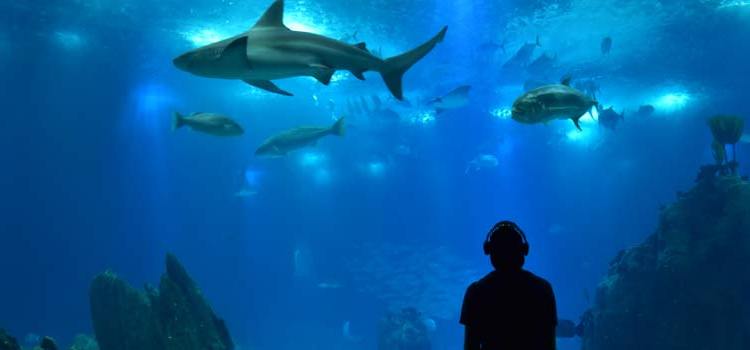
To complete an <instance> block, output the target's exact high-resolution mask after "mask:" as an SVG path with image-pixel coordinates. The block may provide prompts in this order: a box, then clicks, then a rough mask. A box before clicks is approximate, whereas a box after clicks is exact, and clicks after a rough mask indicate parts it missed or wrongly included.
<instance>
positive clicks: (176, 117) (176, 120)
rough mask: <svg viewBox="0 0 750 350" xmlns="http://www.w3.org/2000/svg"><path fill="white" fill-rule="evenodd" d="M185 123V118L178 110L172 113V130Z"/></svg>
mask: <svg viewBox="0 0 750 350" xmlns="http://www.w3.org/2000/svg"><path fill="white" fill-rule="evenodd" d="M183 125H185V119H184V118H183V116H182V114H180V112H174V113H172V131H175V130H177V129H179V128H181V127H182V126H183Z"/></svg>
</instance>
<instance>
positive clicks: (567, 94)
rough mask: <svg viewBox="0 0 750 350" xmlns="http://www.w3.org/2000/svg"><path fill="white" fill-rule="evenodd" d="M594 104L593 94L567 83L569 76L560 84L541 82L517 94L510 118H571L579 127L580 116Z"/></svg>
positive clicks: (533, 121) (524, 120)
mask: <svg viewBox="0 0 750 350" xmlns="http://www.w3.org/2000/svg"><path fill="white" fill-rule="evenodd" d="M597 104H598V103H597V102H596V100H594V99H593V98H591V97H589V96H586V94H584V93H582V92H581V91H579V90H576V89H574V88H572V87H570V77H565V78H563V79H562V81H561V82H560V84H552V85H545V86H541V87H538V88H536V89H533V90H531V91H528V92H526V93H524V94H523V95H521V96H520V97H518V98H517V99H516V101H515V102H513V109H512V111H511V114H512V116H511V118H513V120H515V121H517V122H519V123H523V124H538V123H545V124H546V123H548V122H550V121H553V120H557V119H571V120H573V123H574V124H575V126H576V128H578V130H582V129H581V125H580V124H579V120H580V119H581V117H583V115H584V114H586V112H588V111H589V110H590V109H591V107H594V106H596V105H597Z"/></svg>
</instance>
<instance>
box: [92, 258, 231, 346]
mask: <svg viewBox="0 0 750 350" xmlns="http://www.w3.org/2000/svg"><path fill="white" fill-rule="evenodd" d="M166 269H167V272H166V273H165V274H164V275H163V276H162V278H161V282H160V283H159V289H158V290H157V289H156V288H154V287H152V286H146V288H145V291H144V292H141V291H137V290H135V289H134V288H132V287H130V286H129V285H128V284H127V283H126V282H124V281H122V280H121V279H119V278H117V276H115V275H114V274H112V273H111V272H105V273H104V274H102V275H100V276H98V277H97V278H96V279H94V282H93V283H92V286H91V313H92V321H93V324H94V331H95V333H96V339H97V341H98V343H99V347H100V348H101V349H102V350H127V349H139V350H232V349H233V348H234V345H233V343H232V340H231V337H230V336H229V332H228V330H227V328H226V326H225V325H224V322H223V321H222V320H221V319H219V318H218V317H217V316H216V315H215V314H214V312H213V310H212V309H211V307H210V306H209V304H208V303H207V302H206V300H205V298H204V297H203V295H202V293H201V292H200V290H199V289H198V288H197V287H196V285H195V282H194V281H193V280H192V279H191V278H190V276H189V275H188V274H187V272H186V271H185V269H184V268H183V267H182V265H180V263H179V261H177V258H175V257H174V256H173V255H171V254H170V255H167V259H166Z"/></svg>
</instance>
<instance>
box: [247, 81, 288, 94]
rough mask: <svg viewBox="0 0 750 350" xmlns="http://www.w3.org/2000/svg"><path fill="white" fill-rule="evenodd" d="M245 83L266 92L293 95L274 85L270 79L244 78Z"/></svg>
mask: <svg viewBox="0 0 750 350" xmlns="http://www.w3.org/2000/svg"><path fill="white" fill-rule="evenodd" d="M243 81H244V82H245V83H247V84H249V85H252V86H255V87H257V88H258V89H263V90H266V91H268V92H273V93H275V94H279V95H284V96H294V95H292V93H291V92H289V91H286V90H282V89H281V88H280V87H278V86H276V84H274V83H273V82H272V81H270V80H249V79H245V80H243Z"/></svg>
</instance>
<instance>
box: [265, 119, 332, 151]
mask: <svg viewBox="0 0 750 350" xmlns="http://www.w3.org/2000/svg"><path fill="white" fill-rule="evenodd" d="M328 135H336V136H343V135H344V118H341V119H339V120H337V121H336V123H334V124H333V125H332V126H330V127H317V126H303V127H298V128H294V129H290V130H287V131H284V132H282V133H280V134H278V135H275V136H272V137H270V138H269V139H268V140H266V141H265V142H263V144H262V145H261V146H260V147H258V150H256V151H255V155H256V156H267V157H283V156H285V155H287V154H289V152H291V151H294V150H298V149H300V148H304V147H307V146H312V145H314V144H315V143H317V142H318V140H320V139H322V138H323V137H326V136H328Z"/></svg>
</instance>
